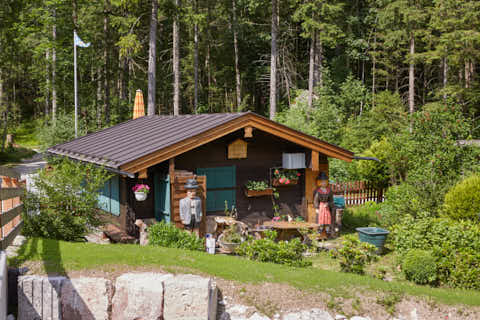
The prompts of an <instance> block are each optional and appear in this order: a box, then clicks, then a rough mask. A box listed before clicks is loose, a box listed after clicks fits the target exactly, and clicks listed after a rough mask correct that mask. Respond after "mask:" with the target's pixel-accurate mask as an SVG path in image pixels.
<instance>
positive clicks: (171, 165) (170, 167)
mask: <svg viewBox="0 0 480 320" xmlns="http://www.w3.org/2000/svg"><path fill="white" fill-rule="evenodd" d="M168 176H169V177H170V222H171V223H175V214H174V210H175V208H174V202H173V196H174V193H175V158H170V160H168Z"/></svg>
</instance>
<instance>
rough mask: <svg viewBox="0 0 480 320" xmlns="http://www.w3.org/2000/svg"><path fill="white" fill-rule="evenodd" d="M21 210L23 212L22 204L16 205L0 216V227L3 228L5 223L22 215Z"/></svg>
mask: <svg viewBox="0 0 480 320" xmlns="http://www.w3.org/2000/svg"><path fill="white" fill-rule="evenodd" d="M22 210H23V204H21V205H18V206H16V207H14V208H12V209H10V210H7V211H5V212H3V213H2V214H0V227H3V226H5V225H6V224H7V223H9V222H10V221H12V220H13V219H15V218H16V217H17V216H19V215H20V214H21V213H22Z"/></svg>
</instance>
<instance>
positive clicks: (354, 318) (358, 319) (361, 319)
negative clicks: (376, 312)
mask: <svg viewBox="0 0 480 320" xmlns="http://www.w3.org/2000/svg"><path fill="white" fill-rule="evenodd" d="M350 320H370V318H369V317H366V318H364V317H359V316H355V317H352V318H350Z"/></svg>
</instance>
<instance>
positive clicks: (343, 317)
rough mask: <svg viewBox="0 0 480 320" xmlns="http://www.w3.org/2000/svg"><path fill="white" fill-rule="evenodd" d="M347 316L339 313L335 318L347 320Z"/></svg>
mask: <svg viewBox="0 0 480 320" xmlns="http://www.w3.org/2000/svg"><path fill="white" fill-rule="evenodd" d="M346 319H347V317H345V316H344V315H343V314H337V315H336V316H335V320H346Z"/></svg>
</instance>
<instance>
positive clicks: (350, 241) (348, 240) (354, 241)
mask: <svg viewBox="0 0 480 320" xmlns="http://www.w3.org/2000/svg"><path fill="white" fill-rule="evenodd" d="M342 245H343V246H342V247H341V248H340V249H338V250H337V251H331V256H332V258H334V259H337V260H338V262H339V264H340V268H341V269H342V271H343V272H351V273H357V274H363V273H364V268H365V265H366V264H367V263H370V262H372V261H375V260H376V259H377V258H378V257H377V255H376V254H375V252H376V251H377V247H375V246H374V245H373V244H370V243H366V242H360V240H358V237H356V236H354V235H347V236H345V240H344V241H342Z"/></svg>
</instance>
